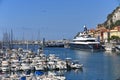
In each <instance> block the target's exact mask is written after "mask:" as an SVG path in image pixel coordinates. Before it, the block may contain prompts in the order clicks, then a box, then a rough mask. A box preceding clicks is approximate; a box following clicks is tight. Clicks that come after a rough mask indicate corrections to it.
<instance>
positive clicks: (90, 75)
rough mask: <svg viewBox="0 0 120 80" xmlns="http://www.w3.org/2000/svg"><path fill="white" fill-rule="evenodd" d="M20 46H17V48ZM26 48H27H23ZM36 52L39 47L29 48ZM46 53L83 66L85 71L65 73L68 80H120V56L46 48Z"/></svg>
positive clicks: (111, 53)
mask: <svg viewBox="0 0 120 80" xmlns="http://www.w3.org/2000/svg"><path fill="white" fill-rule="evenodd" d="M17 47H20V46H15V48H17ZM22 47H23V48H26V47H25V46H22ZM28 48H29V49H32V50H33V51H36V50H37V49H38V46H32V45H31V46H29V47H28ZM44 53H45V54H46V55H48V54H55V55H56V56H58V57H60V58H61V59H65V58H71V59H72V60H78V61H79V63H81V64H83V69H82V70H81V69H77V70H70V71H63V74H64V75H65V77H66V79H67V80H120V55H119V54H116V53H114V52H92V51H79V50H72V49H69V48H44Z"/></svg>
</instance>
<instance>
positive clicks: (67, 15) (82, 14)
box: [0, 0, 120, 40]
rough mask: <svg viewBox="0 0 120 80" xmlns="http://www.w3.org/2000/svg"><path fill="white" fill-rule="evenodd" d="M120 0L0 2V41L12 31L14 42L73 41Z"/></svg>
mask: <svg viewBox="0 0 120 80" xmlns="http://www.w3.org/2000/svg"><path fill="white" fill-rule="evenodd" d="M119 2H120V0H0V40H2V38H3V33H5V32H8V33H9V32H10V31H11V30H12V31H13V37H14V39H19V40H22V39H23V38H24V39H26V40H27V39H30V40H37V39H41V40H42V39H43V38H45V39H46V40H60V39H72V38H73V37H74V36H75V35H76V34H77V32H80V31H83V26H84V25H86V26H87V28H88V29H91V28H94V29H95V28H96V25H97V24H100V23H103V22H104V21H105V20H106V18H107V15H108V14H110V13H111V12H112V11H113V10H114V9H115V8H116V7H117V6H118V5H119Z"/></svg>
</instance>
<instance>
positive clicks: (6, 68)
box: [1, 60, 10, 72]
mask: <svg viewBox="0 0 120 80" xmlns="http://www.w3.org/2000/svg"><path fill="white" fill-rule="evenodd" d="M9 66H10V65H9V62H8V61H7V60H6V61H2V66H1V70H2V71H3V72H4V71H9V70H10V67H9Z"/></svg>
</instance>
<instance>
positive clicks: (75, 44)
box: [69, 26, 104, 51]
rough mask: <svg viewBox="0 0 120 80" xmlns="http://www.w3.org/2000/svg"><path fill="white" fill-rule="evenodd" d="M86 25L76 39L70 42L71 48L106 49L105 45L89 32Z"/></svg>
mask: <svg viewBox="0 0 120 80" xmlns="http://www.w3.org/2000/svg"><path fill="white" fill-rule="evenodd" d="M87 31H88V30H87V28H86V26H84V31H83V32H79V33H78V34H77V35H76V36H75V37H74V39H73V40H72V41H71V42H70V44H69V46H70V48H71V49H79V50H92V51H95V50H104V47H103V46H102V45H101V44H100V42H99V41H98V40H97V39H96V38H94V37H92V36H91V35H89V34H88V32H87Z"/></svg>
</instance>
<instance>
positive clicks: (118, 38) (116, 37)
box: [108, 36, 120, 42]
mask: <svg viewBox="0 0 120 80" xmlns="http://www.w3.org/2000/svg"><path fill="white" fill-rule="evenodd" d="M108 40H114V41H116V42H118V41H119V40H120V37H118V36H111V38H109V39H108Z"/></svg>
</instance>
